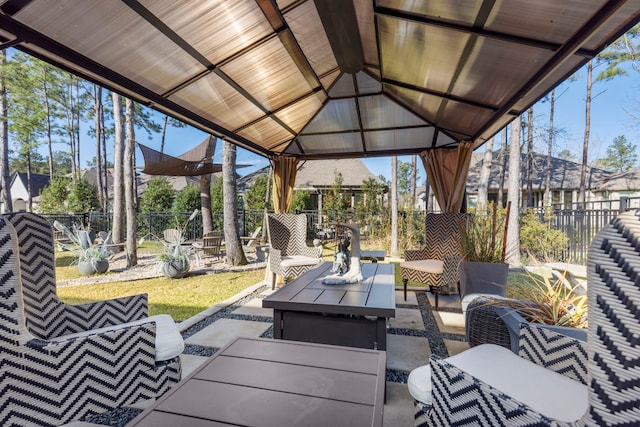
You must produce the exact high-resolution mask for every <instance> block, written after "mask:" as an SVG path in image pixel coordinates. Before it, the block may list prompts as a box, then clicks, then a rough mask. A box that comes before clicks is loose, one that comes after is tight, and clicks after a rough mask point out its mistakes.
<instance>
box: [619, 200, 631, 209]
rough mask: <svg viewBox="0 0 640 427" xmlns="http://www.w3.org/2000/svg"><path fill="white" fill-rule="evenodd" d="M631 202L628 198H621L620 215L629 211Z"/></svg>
mask: <svg viewBox="0 0 640 427" xmlns="http://www.w3.org/2000/svg"><path fill="white" fill-rule="evenodd" d="M630 205H631V203H630V200H629V198H628V197H626V196H620V213H622V212H625V211H627V210H629V206H630Z"/></svg>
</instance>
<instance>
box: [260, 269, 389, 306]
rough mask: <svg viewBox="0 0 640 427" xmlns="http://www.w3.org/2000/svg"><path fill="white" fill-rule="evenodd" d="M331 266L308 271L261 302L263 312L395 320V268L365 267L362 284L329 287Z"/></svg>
mask: <svg viewBox="0 0 640 427" xmlns="http://www.w3.org/2000/svg"><path fill="white" fill-rule="evenodd" d="M331 265H332V263H330V262H325V263H323V264H320V265H319V266H318V267H316V268H314V269H312V270H309V271H307V272H306V273H305V274H303V275H302V276H300V277H298V278H297V279H295V280H294V281H292V282H291V283H288V284H287V285H286V286H284V287H283V288H281V289H279V290H277V291H276V292H274V293H273V294H271V295H269V296H268V297H266V298H265V299H263V300H262V306H263V307H264V308H273V309H278V310H295V311H306V312H314V313H329V314H351V315H359V316H377V317H395V315H396V294H395V276H394V267H393V264H380V263H376V264H369V263H367V264H362V275H363V277H364V279H363V280H362V282H358V283H349V284H345V285H328V284H327V285H326V284H324V283H322V279H323V278H324V277H326V276H328V275H330V274H331Z"/></svg>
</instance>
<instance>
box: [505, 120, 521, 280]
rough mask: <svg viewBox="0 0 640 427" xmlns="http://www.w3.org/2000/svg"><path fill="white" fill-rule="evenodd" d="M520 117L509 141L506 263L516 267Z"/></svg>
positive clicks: (513, 125)
mask: <svg viewBox="0 0 640 427" xmlns="http://www.w3.org/2000/svg"><path fill="white" fill-rule="evenodd" d="M520 127H521V126H520V117H518V118H516V119H515V120H514V121H512V122H511V138H510V139H511V140H510V141H509V170H508V173H509V181H508V187H507V202H508V203H509V202H510V203H511V210H510V211H509V218H508V221H509V227H508V229H507V245H506V248H507V251H506V262H507V263H509V265H511V266H514V267H519V266H520V227H519V225H518V213H519V207H520V193H521V191H520V190H521V186H520Z"/></svg>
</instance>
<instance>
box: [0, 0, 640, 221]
mask: <svg viewBox="0 0 640 427" xmlns="http://www.w3.org/2000/svg"><path fill="white" fill-rule="evenodd" d="M639 20H640V3H639V2H638V1H637V0H593V1H585V0H567V1H550V0H542V1H535V2H531V1H530V0H509V1H501V2H496V1H493V0H476V1H466V2H451V1H449V0H439V1H429V2H401V1H396V0H374V1H371V0H272V1H266V0H235V1H233V2H223V1H218V2H217V1H214V2H185V1H150V0H123V1H121V2H79V1H73V0H67V1H58V2H55V3H53V4H52V3H51V2H50V1H48V0H26V1H24V0H8V1H5V2H3V3H2V5H1V6H0V41H1V42H2V47H3V48H7V47H10V46H12V47H15V48H17V49H20V50H23V51H25V52H28V53H30V54H32V55H34V56H36V57H39V58H41V59H43V60H45V61H47V62H50V63H52V64H54V65H56V66H59V67H61V68H63V69H66V70H68V71H70V72H72V73H75V74H78V75H80V76H82V77H83V78H86V79H88V80H91V81H93V82H96V83H98V84H100V85H102V86H105V87H107V88H109V89H111V90H114V91H116V92H119V93H121V94H123V95H125V96H127V97H130V98H132V99H134V100H136V101H138V102H140V103H142V104H145V105H148V106H151V107H153V108H155V109H157V110H159V111H161V112H164V113H167V114H169V115H171V116H173V117H176V118H178V119H180V120H183V121H185V122H187V123H189V124H191V125H193V126H196V127H197V128H200V129H202V130H204V131H206V132H208V133H210V134H211V135H214V136H216V137H219V138H222V139H225V140H228V141H230V142H232V143H234V144H237V145H238V146H241V147H244V148H246V149H248V150H251V151H253V152H255V153H258V154H260V155H263V156H265V157H268V158H269V159H270V160H271V162H272V165H273V167H274V171H275V174H274V188H275V190H276V191H275V192H274V197H275V201H276V203H275V206H276V209H277V210H278V211H281V212H286V211H287V210H288V209H289V203H290V200H291V193H292V188H293V182H294V180H295V173H296V166H297V165H298V162H299V161H301V160H304V159H327V158H348V157H367V156H386V155H392V154H397V155H400V154H420V156H421V157H422V159H423V161H424V162H425V168H426V170H427V174H428V176H429V182H430V183H431V185H432V187H434V193H435V195H436V197H437V199H438V201H439V204H440V206H441V207H442V209H443V210H445V211H456V210H458V209H459V207H460V205H461V203H462V192H463V189H464V181H465V176H466V173H467V167H468V162H469V158H470V154H471V151H472V150H473V149H474V148H476V147H478V146H480V145H482V144H483V143H484V141H486V140H487V139H488V138H491V137H492V136H493V135H494V134H495V133H496V132H498V131H499V130H500V129H501V128H503V127H504V126H505V125H506V124H508V123H509V122H510V121H512V120H513V119H514V118H516V117H518V116H519V115H520V114H522V112H524V111H525V110H526V109H527V108H528V107H529V106H531V105H532V104H534V103H535V102H536V101H537V100H539V99H540V98H541V97H542V96H544V95H545V94H546V93H547V92H548V91H549V90H550V89H551V88H553V87H554V86H556V85H557V84H558V83H560V82H562V81H563V80H564V79H566V78H567V77H568V76H570V75H571V74H573V73H574V72H575V71H576V70H577V69H578V68H580V67H581V66H582V65H584V64H585V63H586V62H587V61H589V60H590V59H592V58H593V57H594V56H595V55H597V54H598V52H600V51H601V50H602V49H604V48H605V47H606V46H607V45H608V44H610V43H611V42H613V41H614V40H615V39H616V38H618V37H620V36H621V35H622V34H623V33H624V32H625V31H627V30H629V29H630V28H631V27H632V26H633V25H634V24H636V23H638V21H639Z"/></svg>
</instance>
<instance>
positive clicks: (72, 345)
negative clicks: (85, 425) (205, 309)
mask: <svg viewBox="0 0 640 427" xmlns="http://www.w3.org/2000/svg"><path fill="white" fill-rule="evenodd" d="M54 266H55V259H54V250H53V232H52V228H51V224H50V223H49V222H48V221H47V220H45V219H44V218H42V217H40V216H38V215H34V214H31V213H16V214H9V215H3V216H0V340H2V350H1V352H0V425H3V426H4V425H39V426H54V425H60V424H64V423H67V422H69V421H72V420H78V419H81V418H83V417H84V416H86V415H87V414H91V413H100V412H105V411H106V410H110V409H112V408H115V407H119V406H121V405H125V404H130V403H133V402H136V401H140V400H146V399H149V398H153V397H157V396H160V395H162V394H163V393H164V392H165V391H167V390H168V389H169V387H171V385H173V384H175V383H177V382H178V381H179V380H180V376H181V367H180V359H179V354H180V353H182V351H183V349H184V342H183V340H182V337H181V335H180V332H179V330H178V328H177V326H176V324H175V323H174V322H173V319H172V318H171V317H170V316H168V315H158V316H153V317H147V295H146V294H142V295H135V296H130V297H124V298H118V299H113V300H108V301H101V302H96V303H88V304H83V305H77V306H74V305H69V304H65V303H64V302H62V301H61V300H60V299H59V298H58V296H57V294H56V283H55V269H54Z"/></svg>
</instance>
